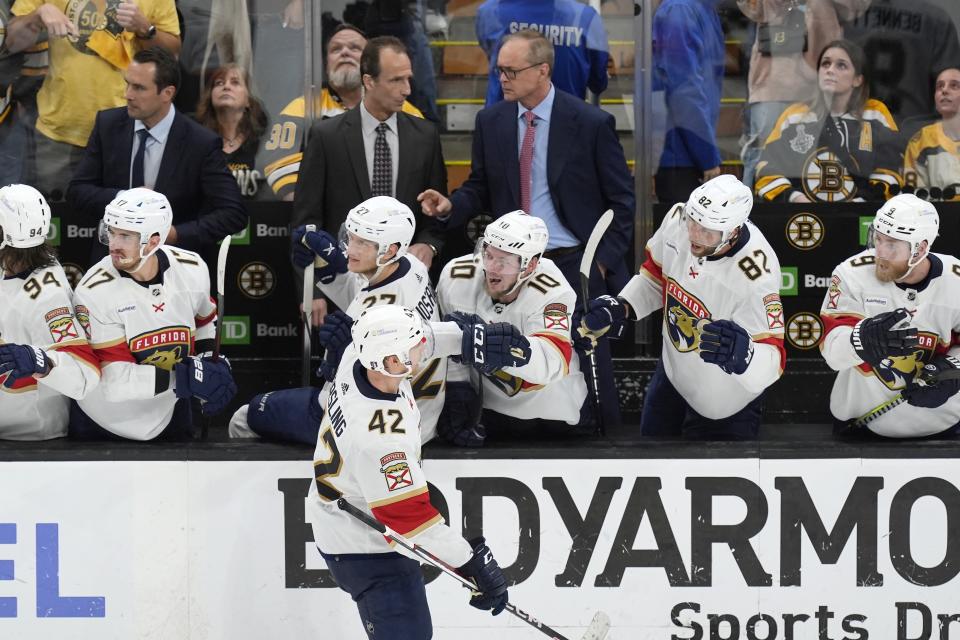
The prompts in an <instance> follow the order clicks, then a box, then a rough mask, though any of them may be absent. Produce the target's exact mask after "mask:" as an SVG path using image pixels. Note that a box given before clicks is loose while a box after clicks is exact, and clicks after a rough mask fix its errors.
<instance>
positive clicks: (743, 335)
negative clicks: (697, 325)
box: [700, 320, 753, 375]
mask: <svg viewBox="0 0 960 640" xmlns="http://www.w3.org/2000/svg"><path fill="white" fill-rule="evenodd" d="M700 359H701V360H703V361H704V362H710V363H712V364H715V365H717V366H719V367H720V368H721V369H723V370H724V371H726V372H727V373H731V374H734V375H740V374H741V373H743V372H744V371H746V370H747V367H749V366H750V361H751V360H752V359H753V340H751V339H750V334H749V333H747V332H746V331H745V330H744V329H743V327H741V326H740V325H738V324H737V323H736V322H732V321H730V320H714V321H713V322H708V323H707V324H705V325H703V329H702V331H701V333H700Z"/></svg>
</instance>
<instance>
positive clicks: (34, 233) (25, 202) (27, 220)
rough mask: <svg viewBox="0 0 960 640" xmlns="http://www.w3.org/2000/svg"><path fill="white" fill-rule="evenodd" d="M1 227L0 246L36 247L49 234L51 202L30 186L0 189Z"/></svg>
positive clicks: (12, 186) (13, 186)
mask: <svg viewBox="0 0 960 640" xmlns="http://www.w3.org/2000/svg"><path fill="white" fill-rule="evenodd" d="M0 228H2V229H3V237H2V238H0V248H3V247H13V248H15V249H29V248H30V247H39V246H40V245H42V244H43V243H44V242H45V241H46V239H47V236H48V235H49V234H50V205H49V204H47V201H46V199H44V197H43V194H41V193H40V192H39V191H37V190H36V189H34V188H33V187H31V186H30V185H26V184H11V185H7V186H6V187H3V188H2V189H0Z"/></svg>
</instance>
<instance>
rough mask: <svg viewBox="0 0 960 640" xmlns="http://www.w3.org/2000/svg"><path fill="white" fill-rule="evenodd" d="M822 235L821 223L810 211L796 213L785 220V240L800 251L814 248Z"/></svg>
mask: <svg viewBox="0 0 960 640" xmlns="http://www.w3.org/2000/svg"><path fill="white" fill-rule="evenodd" d="M823 235H824V228H823V223H822V222H820V218H818V217H817V216H815V215H813V214H812V213H798V214H797V215H795V216H792V217H791V218H790V219H789V220H788V221H787V242H789V243H790V244H791V245H793V246H794V247H796V248H797V249H800V250H801V251H807V250H809V249H814V248H816V247H817V246H818V245H819V244H820V243H821V242H823Z"/></svg>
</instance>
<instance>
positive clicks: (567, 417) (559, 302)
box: [437, 210, 590, 446]
mask: <svg viewBox="0 0 960 640" xmlns="http://www.w3.org/2000/svg"><path fill="white" fill-rule="evenodd" d="M547 239H548V236H547V227H546V224H544V222H543V220H541V219H540V218H536V217H534V216H529V215H527V214H525V213H524V212H523V211H519V210H518V211H512V212H510V213H507V214H504V215H502V216H500V217H499V218H497V219H496V220H494V221H492V222H491V223H490V224H488V225H487V227H486V230H485V231H484V235H483V238H481V239H480V240H479V241H478V243H477V249H476V251H475V252H474V253H473V254H471V255H466V256H462V257H460V258H457V259H455V260H452V261H450V262H449V263H447V264H446V265H445V266H444V268H443V271H442V272H441V274H440V282H439V284H438V285H437V297H438V299H439V300H440V308H441V309H442V310H443V312H444V313H445V314H452V315H453V317H454V318H456V319H457V321H458V322H460V323H461V325H462V328H463V329H464V335H463V345H462V354H463V355H462V356H461V361H462V363H461V364H456V363H451V364H450V365H449V368H448V371H447V394H448V399H447V403H446V407H445V409H444V414H443V416H442V417H441V420H440V432H441V435H443V436H444V438H445V439H446V440H448V441H450V442H453V443H455V444H459V445H466V446H479V445H481V444H483V440H484V438H485V436H486V433H487V432H490V433H491V434H492V431H493V430H504V431H511V432H514V433H515V432H517V431H518V430H519V431H530V430H538V429H539V430H542V429H544V428H546V429H550V430H555V429H557V428H560V429H562V430H563V431H568V430H569V425H576V424H580V423H587V422H588V421H589V415H590V412H589V408H586V409H585V408H584V404H585V400H586V398H587V386H586V383H585V381H584V377H583V374H582V373H581V371H580V364H579V360H578V358H577V354H576V353H575V352H574V350H573V344H572V342H571V338H570V316H571V314H572V313H573V311H574V307H575V304H576V299H577V296H576V293H575V292H574V291H573V289H571V288H570V285H569V284H568V283H567V280H566V278H564V277H563V274H562V273H561V272H560V270H559V269H558V268H557V267H556V266H555V265H554V264H553V262H552V261H551V260H549V259H547V258H544V257H543V256H542V254H543V252H544V250H545V249H546V246H547ZM447 317H448V316H445V319H446V318H447ZM487 323H493V324H487ZM469 365H472V366H473V367H474V368H475V369H477V370H478V371H480V373H481V376H480V380H481V384H482V405H483V407H482V408H483V409H485V410H486V411H485V412H484V414H483V427H479V426H478V420H479V419H480V413H479V410H480V407H479V403H480V401H481V399H480V397H478V394H477V391H476V390H475V388H474V385H473V384H471V382H470V369H469ZM495 368H496V369H499V370H494V369H495Z"/></svg>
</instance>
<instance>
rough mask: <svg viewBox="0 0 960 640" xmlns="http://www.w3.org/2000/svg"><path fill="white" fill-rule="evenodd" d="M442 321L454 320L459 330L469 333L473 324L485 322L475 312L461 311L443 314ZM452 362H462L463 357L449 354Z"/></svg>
mask: <svg viewBox="0 0 960 640" xmlns="http://www.w3.org/2000/svg"><path fill="white" fill-rule="evenodd" d="M443 321H444V322H456V323H457V326H458V327H460V330H461V331H463V332H464V333H469V332H471V331H473V325H475V324H486V321H485V320H484V319H483V318H481V317H480V316H478V315H477V314H475V313H465V312H463V311H453V312H452V313H448V314H447V315H445V316H443ZM450 358H451V359H452V360H453V361H454V362H463V359H462V358H461V357H460V356H459V355H456V356H450Z"/></svg>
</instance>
